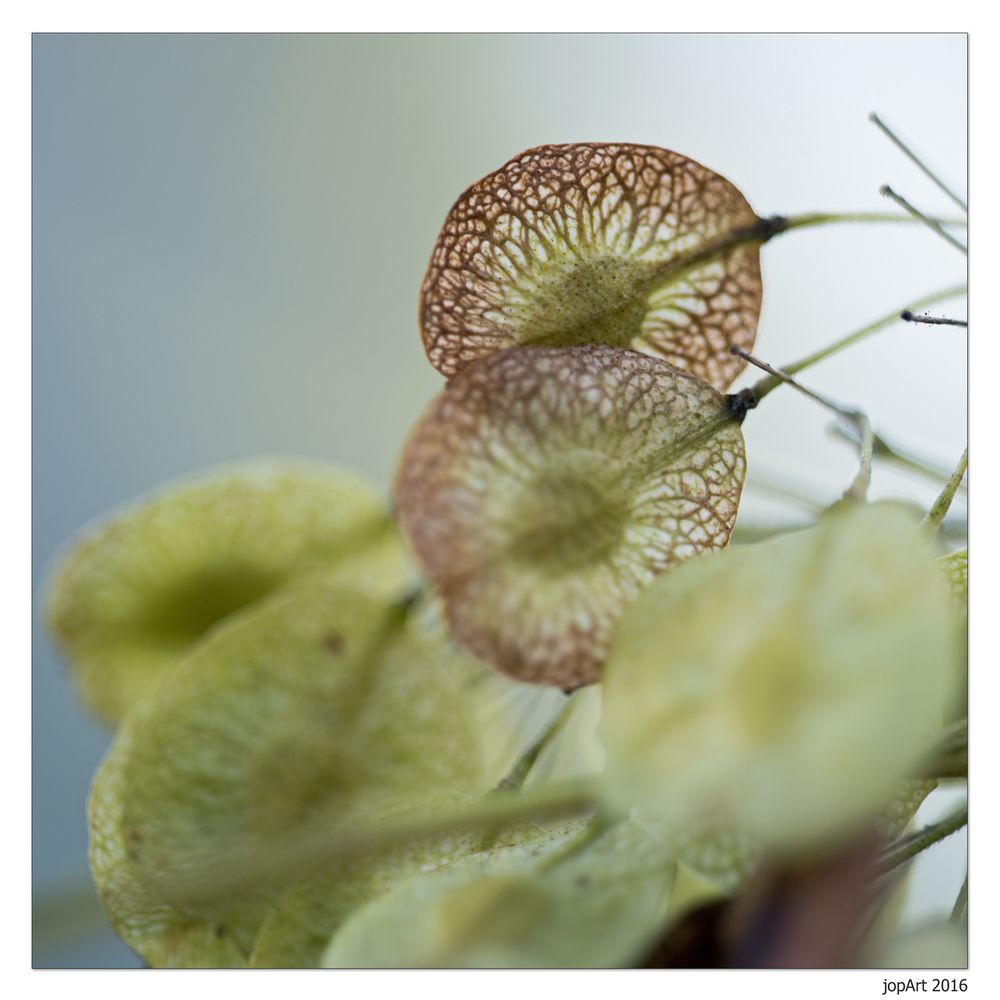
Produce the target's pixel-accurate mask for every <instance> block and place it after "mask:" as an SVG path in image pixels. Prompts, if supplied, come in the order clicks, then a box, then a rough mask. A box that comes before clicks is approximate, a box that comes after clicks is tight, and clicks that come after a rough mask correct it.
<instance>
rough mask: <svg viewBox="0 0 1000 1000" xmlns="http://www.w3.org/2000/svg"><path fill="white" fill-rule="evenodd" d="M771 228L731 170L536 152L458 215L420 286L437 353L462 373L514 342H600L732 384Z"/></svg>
mask: <svg viewBox="0 0 1000 1000" xmlns="http://www.w3.org/2000/svg"><path fill="white" fill-rule="evenodd" d="M760 225H761V220H760V219H758V217H757V215H756V214H755V213H754V211H753V209H751V207H750V205H749V204H748V203H747V201H746V199H745V198H744V197H743V195H742V194H740V192H739V191H738V190H737V189H736V188H735V187H734V186H733V185H732V184H730V183H729V181H727V180H726V179H725V178H724V177H721V176H720V175H719V174H717V173H715V172H714V171H712V170H709V169H708V168H707V167H704V166H702V165H701V164H700V163H696V162H695V161H694V160H690V159H688V158H687V157H686V156H681V155H680V154H679V153H674V152H671V151H670V150H667V149H659V148H657V147H655V146H637V145H629V144H605V143H581V144H573V145H565V146H539V147H537V148H536V149H529V150H528V151H527V152H524V153H522V154H521V155H520V156H517V157H515V158H514V159H513V160H511V161H510V162H509V163H508V164H506V165H505V166H504V167H502V168H501V169H500V170H498V171H496V173H493V174H490V175H489V176H488V177H485V178H484V179H483V180H481V181H479V182H478V183H476V184H474V185H473V186H472V187H471V188H469V190H468V191H466V192H465V194H463V195H462V197H461V198H459V200H458V202H457V203H456V204H455V206H454V208H452V210H451V212H450V213H449V214H448V218H447V219H446V221H445V224H444V228H443V229H442V231H441V235H440V236H439V237H438V241H437V244H436V246H435V248H434V252H433V255H432V257H431V263H430V267H429V269H428V272H427V276H426V277H425V279H424V284H423V288H422V292H421V304H420V318H421V328H422V333H423V340H424V347H425V348H426V350H427V355H428V357H429V358H430V361H431V364H433V365H434V367H435V368H437V369H438V370H439V371H440V372H442V373H443V374H444V375H446V376H449V377H450V376H452V375H454V374H455V373H456V372H458V371H460V370H461V369H462V368H464V367H465V366H466V365H467V364H469V363H470V362H471V361H473V360H475V359H476V358H479V357H482V356H483V355H485V354H490V353H492V352H494V351H497V350H500V349H502V348H506V347H515V346H537V347H564V346H573V345H578V344H588V343H600V344H607V345H609V346H612V347H623V348H624V347H628V348H633V349H635V350H640V351H644V352H647V353H650V354H654V355H657V356H659V357H662V358H664V359H665V360H667V361H669V362H670V363H671V364H673V365H675V366H677V367H679V368H683V369H686V370H687V371H690V372H692V373H694V374H695V375H697V376H699V377H700V378H702V379H704V380H705V381H707V382H709V383H710V384H712V385H714V386H715V387H716V388H717V389H720V390H723V389H725V388H727V387H728V386H729V384H730V383H731V382H732V380H733V378H734V377H735V376H736V374H737V373H738V372H739V371H740V369H741V368H742V367H743V364H744V362H743V360H741V359H740V358H738V357H734V356H733V355H731V354H730V353H729V349H730V347H732V346H733V345H739V346H740V347H744V348H746V349H749V348H750V347H751V346H752V345H753V341H754V336H755V333H756V329H757V317H758V314H759V313H760V303H761V281H760V263H759V247H760V243H761V241H762V239H763V238H764V237H763V235H759V236H756V235H755V233H756V230H757V229H758V228H759V227H760ZM734 237H735V238H734Z"/></svg>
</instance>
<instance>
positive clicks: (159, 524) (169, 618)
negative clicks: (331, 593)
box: [47, 461, 407, 722]
mask: <svg viewBox="0 0 1000 1000" xmlns="http://www.w3.org/2000/svg"><path fill="white" fill-rule="evenodd" d="M315 573H322V574H324V575H325V576H327V577H328V578H329V577H331V576H333V577H336V578H337V579H339V580H341V581H342V582H343V583H345V584H346V585H348V586H350V587H352V588H357V589H360V590H364V591H367V592H369V593H372V594H374V595H383V594H384V595H388V594H392V593H395V592H397V591H398V590H399V589H400V588H401V587H402V586H403V585H404V581H405V579H406V576H407V570H406V565H405V558H404V555H403V551H402V547H401V546H400V544H399V540H398V537H397V536H396V534H395V531H394V530H393V527H392V524H391V522H390V519H389V516H388V512H387V510H386V508H385V504H384V502H383V501H382V499H381V498H380V496H379V495H378V492H377V491H376V490H375V489H374V487H372V486H370V485H369V484H368V483H366V482H365V481H363V480H362V479H359V478H358V477H357V476H355V475H353V474H351V473H349V472H345V471H343V470H341V469H338V468H336V467H333V466H326V465H322V464H319V463H309V462H301V461H275V462H252V463H247V464H240V465H234V466H230V467H223V468H221V469H218V470H214V471H212V472H210V473H208V474H203V475H200V476H197V477H193V478H191V479H188V480H184V481H181V482H179V483H174V484H172V485H170V486H168V487H165V488H163V489H162V490H160V491H158V492H157V493H155V494H153V495H152V496H150V497H147V498H145V499H143V500H141V501H139V502H137V503H135V504H133V505H131V506H128V507H126V508H125V509H123V510H121V511H119V512H116V513H115V514H114V515H113V516H112V517H110V518H109V519H107V520H106V521H105V522H104V523H103V524H101V525H99V526H97V527H96V528H94V529H92V530H91V531H90V532H89V533H87V534H85V535H84V536H83V538H82V539H80V540H79V541H78V542H77V543H76V544H75V545H74V546H73V548H72V549H71V550H70V551H69V552H68V553H67V554H66V555H65V557H64V558H63V559H62V561H61V563H60V564H59V566H58V567H57V570H56V573H55V575H54V578H53V581H52V584H51V588H50V593H49V598H48V609H47V610H48V618H49V623H50V627H51V629H52V631H53V633H54V635H55V637H56V640H57V642H58V645H59V647H60V650H61V652H62V653H63V655H64V656H65V658H66V659H67V660H68V661H69V663H70V664H71V666H72V667H73V671H74V680H75V681H76V683H77V686H78V688H79V691H80V694H81V696H82V698H83V699H84V701H85V702H86V703H87V705H88V706H89V707H90V708H92V709H93V710H94V711H95V712H96V713H97V714H99V715H100V716H102V717H103V718H104V719H106V720H107V721H111V722H115V721H117V720H118V719H120V718H121V717H122V715H123V714H124V712H125V711H126V709H128V708H129V706H131V705H132V704H133V703H134V702H135V701H136V700H137V699H138V698H139V697H140V696H142V695H143V694H144V693H145V692H146V691H147V690H149V688H150V687H151V686H153V685H155V684H156V683H158V682H159V680H160V679H161V678H162V677H163V676H164V675H165V674H166V673H167V672H168V671H169V670H170V669H171V668H172V667H173V666H174V664H175V663H176V662H177V660H178V658H179V657H180V656H182V655H183V654H184V653H185V652H186V651H187V650H188V649H190V648H191V646H192V645H193V644H195V643H196V642H197V641H198V640H200V639H201V638H202V637H203V636H204V635H205V634H206V633H207V632H208V631H209V630H210V629H211V628H212V627H213V626H214V625H216V624H217V623H219V622H220V621H222V620H224V619H225V618H227V617H229V616H230V615H232V614H234V613H236V612H239V611H240V610H242V609H244V608H246V607H248V606H250V605H252V604H254V603H256V602H257V601H259V600H261V599H262V598H264V597H266V596H267V595H269V594H271V593H273V592H275V591H277V590H280V589H281V588H282V587H283V586H285V585H287V584H289V583H291V582H293V581H296V580H298V579H301V578H303V577H306V576H308V575H310V574H315Z"/></svg>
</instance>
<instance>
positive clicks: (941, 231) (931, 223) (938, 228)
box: [881, 184, 969, 256]
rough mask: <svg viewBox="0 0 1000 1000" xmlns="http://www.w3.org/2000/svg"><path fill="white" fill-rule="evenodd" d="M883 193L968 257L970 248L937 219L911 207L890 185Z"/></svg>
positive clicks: (884, 186) (885, 186) (884, 185)
mask: <svg viewBox="0 0 1000 1000" xmlns="http://www.w3.org/2000/svg"><path fill="white" fill-rule="evenodd" d="M881 193H882V194H884V195H885V196H886V198H891V199H892V200H893V201H894V202H895V203H896V204H897V205H899V207H900V208H903V209H905V210H906V211H907V212H909V213H910V215H912V216H913V218H914V219H916V220H917V221H918V222H922V223H923V224H924V225H925V226H927V228H928V229H930V230H931V232H933V233H937V235H938V236H940V237H941V239H943V240H944V241H945V242H947V243H948V244H950V245H951V246H953V247H954V248H955V249H956V250H958V251H960V252H961V253H964V254H965V255H966V256H968V253H969V248H968V247H967V246H966V245H965V244H964V243H963V242H962V241H961V240H956V239H955V237H954V236H952V235H951V233H949V232H948V230H947V229H945V228H944V226H942V225H941V223H940V222H938V221H937V219H931V218H928V217H927V216H926V215H924V213H923V212H921V211H920V209H919V208H916V207H915V206H913V205H911V204H910V203H909V202H908V201H907V200H906V199H905V198H904V197H903V196H902V195H901V194H897V193H896V192H895V191H893V189H892V188H891V187H889V185H888V184H883V185H882V189H881Z"/></svg>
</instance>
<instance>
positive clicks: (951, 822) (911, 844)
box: [876, 806, 969, 875]
mask: <svg viewBox="0 0 1000 1000" xmlns="http://www.w3.org/2000/svg"><path fill="white" fill-rule="evenodd" d="M968 822H969V809H968V806H962V807H961V809H956V810H955V812H953V813H952V814H951V815H950V816H947V817H945V818H944V819H943V820H941V822H940V823H933V824H932V825H930V826H925V827H924V828H923V829H922V830H920V831H918V832H917V833H914V834H912V835H911V836H909V837H905V838H904V839H903V840H900V841H899V842H898V843H895V844H893V845H892V847H890V848H888V849H887V850H885V851H883V853H882V856H881V858H880V859H879V862H878V864H877V866H876V875H884V874H886V873H887V872H891V871H892V870H893V868H898V867H899V866H900V865H901V864H903V862H905V861H909V860H910V859H911V858H914V857H916V856H917V855H918V854H920V853H921V852H922V851H926V850H927V848H928V847H932V846H933V845H934V844H937V843H938V842H940V841H942V840H944V839H945V837H950V836H951V835H952V834H953V833H956V832H957V831H959V830H961V829H962V827H963V826H965V825H966V823H968Z"/></svg>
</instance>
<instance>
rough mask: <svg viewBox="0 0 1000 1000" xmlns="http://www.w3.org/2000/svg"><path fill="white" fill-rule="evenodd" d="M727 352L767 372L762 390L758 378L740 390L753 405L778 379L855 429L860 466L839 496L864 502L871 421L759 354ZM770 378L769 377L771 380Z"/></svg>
mask: <svg viewBox="0 0 1000 1000" xmlns="http://www.w3.org/2000/svg"><path fill="white" fill-rule="evenodd" d="M730 353H731V354H735V355H737V356H738V357H741V358H743V359H745V360H746V361H749V362H750V363H751V364H753V365H756V366H757V367H758V368H761V369H763V370H764V371H766V372H768V376H767V380H768V385H767V387H766V388H765V389H764V390H763V391H762V392H761V391H759V390H758V386H759V385H760V384H761V383H760V382H758V383H757V385H754V386H751V387H750V388H749V389H745V390H744V393H745V394H747V395H748V396H749V398H750V399H751V400H753V405H754V406H756V405H757V403H758V402H759V401H760V399H761V398H762V397H763V396H766V395H767V393H769V392H771V390H772V389H774V388H775V387H777V386H779V385H781V384H782V383H785V384H787V385H790V386H792V388H793V389H798V391H799V392H801V393H803V395H806V396H808V397H809V398H810V399H812V400H814V401H815V402H817V403H819V404H820V406H824V407H826V409H828V410H831V411H832V412H833V413H835V414H837V416H838V417H840V418H841V419H842V420H845V421H847V422H848V423H849V424H850V425H851V426H853V427H854V428H855V429H856V430H857V432H858V437H859V438H860V440H861V453H860V468H859V469H858V474H857V475H856V476H855V477H854V479H853V480H852V481H851V485H850V486H849V487H848V488H847V489H846V490H845V491H844V496H843V498H844V499H845V500H851V501H855V502H857V503H864V501H865V498H866V497H867V495H868V486H869V485H870V483H871V478H872V453H873V451H874V447H875V432H874V431H873V430H872V425H871V422H870V421H869V419H868V417H867V415H866V414H865V413H863V412H862V411H861V410H857V409H854V408H853V407H848V406H844V405H842V404H841V403H837V402H834V401H833V400H832V399H829V398H827V397H826V396H821V395H820V394H819V393H818V392H814V391H813V390H812V389H807V388H806V387H805V386H804V385H802V384H801V383H799V382H796V381H795V379H793V378H792V377H791V376H790V375H789V374H788V372H785V371H782V370H781V369H780V368H774V367H773V366H771V365H769V364H767V363H766V362H764V361H761V360H760V359H759V358H755V357H754V356H753V355H752V354H750V353H749V352H747V351H744V350H743V348H742V347H732V348H730ZM770 380H773V383H772V382H771V381H770ZM761 381H764V380H761Z"/></svg>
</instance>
